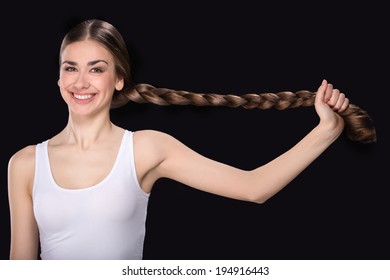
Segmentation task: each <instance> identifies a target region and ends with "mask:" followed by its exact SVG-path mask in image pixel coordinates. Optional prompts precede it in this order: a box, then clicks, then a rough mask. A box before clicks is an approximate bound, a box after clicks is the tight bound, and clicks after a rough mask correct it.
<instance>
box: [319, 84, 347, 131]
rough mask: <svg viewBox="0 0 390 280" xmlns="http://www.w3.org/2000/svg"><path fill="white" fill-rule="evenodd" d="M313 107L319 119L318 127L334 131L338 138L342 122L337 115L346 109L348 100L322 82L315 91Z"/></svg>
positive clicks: (342, 126)
mask: <svg viewBox="0 0 390 280" xmlns="http://www.w3.org/2000/svg"><path fill="white" fill-rule="evenodd" d="M314 105H315V109H316V112H317V114H318V116H319V117H320V125H322V126H324V127H326V128H327V129H330V130H332V131H334V132H335V133H336V134H337V136H338V135H339V134H340V133H341V132H342V131H343V129H344V120H343V118H342V117H341V116H340V115H339V114H338V113H341V112H343V111H345V109H347V107H348V105H349V99H348V98H346V97H345V94H344V93H340V91H339V90H338V89H334V88H333V85H332V84H329V83H328V82H327V81H326V80H323V81H322V83H321V85H320V87H319V88H318V90H317V93H316V97H315V102H314Z"/></svg>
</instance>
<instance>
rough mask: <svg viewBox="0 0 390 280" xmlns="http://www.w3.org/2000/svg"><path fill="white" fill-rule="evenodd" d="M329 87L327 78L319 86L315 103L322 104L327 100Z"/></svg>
mask: <svg viewBox="0 0 390 280" xmlns="http://www.w3.org/2000/svg"><path fill="white" fill-rule="evenodd" d="M327 87H328V81H327V80H325V79H324V80H322V83H321V85H320V86H319V88H318V90H317V93H316V97H315V103H316V104H321V103H323V102H325V92H326V89H327Z"/></svg>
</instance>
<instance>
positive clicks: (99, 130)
mask: <svg viewBox="0 0 390 280" xmlns="http://www.w3.org/2000/svg"><path fill="white" fill-rule="evenodd" d="M114 127H115V125H114V124H112V122H111V121H110V118H108V117H106V116H102V117H100V116H94V117H93V118H88V117H79V116H77V117H74V116H72V115H71V114H70V115H69V119H68V124H67V126H66V127H65V129H64V130H63V133H64V134H63V135H64V137H65V139H66V141H67V142H68V143H72V144H75V145H77V146H79V147H80V148H81V149H87V148H88V147H90V146H91V145H93V144H94V143H96V142H97V141H99V140H102V139H105V138H106V137H108V136H109V135H110V134H111V133H112V131H113V129H114Z"/></svg>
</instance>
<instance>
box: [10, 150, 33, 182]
mask: <svg viewBox="0 0 390 280" xmlns="http://www.w3.org/2000/svg"><path fill="white" fill-rule="evenodd" d="M35 147H36V145H29V146H26V147H24V148H22V149H20V150H19V151H17V152H16V153H15V154H13V155H12V156H11V158H10V160H9V162H8V176H9V179H10V180H11V179H13V180H12V181H14V180H18V181H20V180H24V181H26V182H31V180H32V179H33V176H34V168H35Z"/></svg>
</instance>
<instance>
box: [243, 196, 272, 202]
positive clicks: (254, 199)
mask: <svg viewBox="0 0 390 280" xmlns="http://www.w3.org/2000/svg"><path fill="white" fill-rule="evenodd" d="M268 199H269V197H268V196H267V195H265V194H254V195H250V196H248V197H247V198H246V200H247V201H249V202H252V203H256V204H264V203H265V202H267V200H268Z"/></svg>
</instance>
